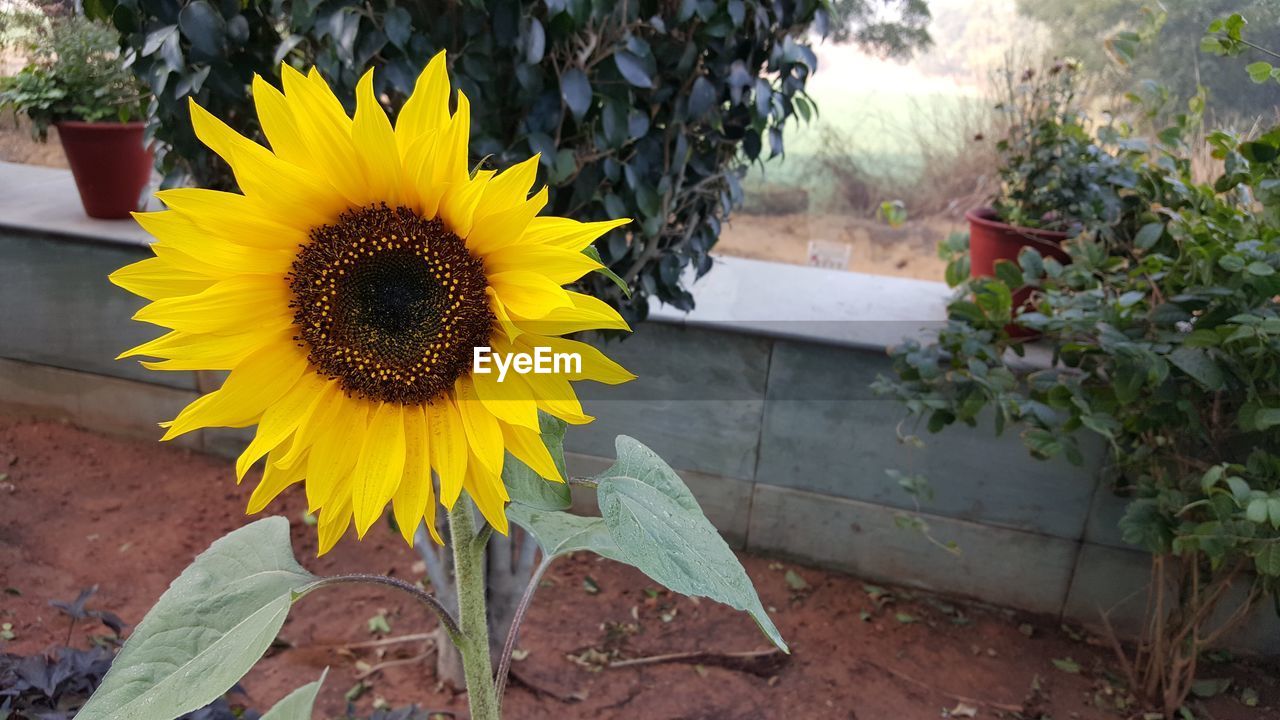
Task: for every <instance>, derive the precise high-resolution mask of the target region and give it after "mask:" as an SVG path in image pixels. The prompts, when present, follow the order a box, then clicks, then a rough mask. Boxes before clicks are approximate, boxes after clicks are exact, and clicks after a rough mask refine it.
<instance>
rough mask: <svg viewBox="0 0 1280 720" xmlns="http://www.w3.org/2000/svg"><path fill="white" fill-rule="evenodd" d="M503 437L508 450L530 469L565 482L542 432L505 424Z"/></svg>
mask: <svg viewBox="0 0 1280 720" xmlns="http://www.w3.org/2000/svg"><path fill="white" fill-rule="evenodd" d="M502 437H503V439H504V440H505V441H506V443H507V452H509V453H511V454H512V455H514V456H515V457H516V458H517V459H519V460H520V462H522V463H524V464H525V465H528V466H529V469H531V470H533V471H534V472H536V473H538V475H540V476H541V477H544V478H546V479H547V480H550V481H552V482H564V477H563V476H561V475H560V468H558V467H556V461H555V459H553V458H552V457H551V451H549V450H547V446H546V445H545V444H544V443H543V442H542V435H541V434H540V433H538V432H536V431H534V430H529V429H528V428H523V427H516V426H513V425H503V426H502Z"/></svg>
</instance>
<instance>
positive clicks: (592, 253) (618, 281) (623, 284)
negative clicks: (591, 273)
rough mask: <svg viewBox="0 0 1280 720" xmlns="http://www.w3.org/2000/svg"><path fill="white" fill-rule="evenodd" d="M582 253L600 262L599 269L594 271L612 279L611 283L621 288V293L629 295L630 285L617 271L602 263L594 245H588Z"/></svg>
mask: <svg viewBox="0 0 1280 720" xmlns="http://www.w3.org/2000/svg"><path fill="white" fill-rule="evenodd" d="M582 254H583V255H586V256H587V257H589V258H591V259H592V260H595V261H596V262H598V263H600V264H601V265H602V266H603V267H601V268H600V269H599V270H596V272H598V273H600V274H601V275H603V276H605V277H607V278H609V279H610V280H612V281H613V284H614V285H617V286H618V288H619V289H620V290H622V294H623V295H626V296H627V297H631V286H630V285H628V284H627V281H626V280H623V279H622V278H621V277H618V274H617V273H615V272H614V271H612V270H610V269H609V266H608V265H605V264H604V260H601V259H600V251H599V250H597V249H596V246H595V245H588V246H587V248H586V249H585V250H583V251H582Z"/></svg>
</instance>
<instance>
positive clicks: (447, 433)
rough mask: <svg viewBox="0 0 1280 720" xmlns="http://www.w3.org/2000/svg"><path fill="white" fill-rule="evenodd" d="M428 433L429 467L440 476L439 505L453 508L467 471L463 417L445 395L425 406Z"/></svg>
mask: <svg viewBox="0 0 1280 720" xmlns="http://www.w3.org/2000/svg"><path fill="white" fill-rule="evenodd" d="M426 411H427V431H428V432H429V433H430V434H431V440H430V446H431V447H430V453H431V467H433V468H435V470H436V474H437V475H439V476H440V502H441V503H442V504H444V506H445V507H447V508H452V507H453V504H454V503H455V502H457V500H458V495H460V494H461V493H462V481H463V476H464V475H465V474H466V471H467V438H466V434H465V433H466V430H464V429H463V427H462V416H461V415H459V414H458V408H457V406H456V405H454V404H453V400H452V399H450V397H449V396H448V395H447V394H445V395H441V396H439V397H437V398H435V399H434V400H432V401H431V404H430V405H428V406H427V407H426Z"/></svg>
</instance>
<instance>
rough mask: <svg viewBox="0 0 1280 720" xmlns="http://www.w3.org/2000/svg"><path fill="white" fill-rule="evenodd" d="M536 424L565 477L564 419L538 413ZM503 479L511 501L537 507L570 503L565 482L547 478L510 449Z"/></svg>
mask: <svg viewBox="0 0 1280 720" xmlns="http://www.w3.org/2000/svg"><path fill="white" fill-rule="evenodd" d="M538 424H539V426H540V429H541V431H542V442H543V444H544V445H546V446H547V450H548V451H549V452H550V453H551V459H552V460H554V461H555V463H556V469H558V470H559V471H560V476H561V477H562V478H564V479H566V480H567V479H568V477H567V471H566V470H565V465H564V428H565V423H564V421H563V420H560V419H558V418H554V417H552V416H550V415H548V414H546V413H538ZM502 481H503V483H504V484H506V486H507V492H508V494H510V495H511V501H512V502H513V503H518V504H520V505H527V506H529V507H531V508H536V509H538V510H564V509H565V508H567V507H569V506H570V505H571V504H572V503H573V500H572V498H571V497H570V495H569V485H568V483H563V482H559V483H558V482H551V481H549V480H547V479H546V478H544V477H542V476H541V475H539V474H538V473H536V472H534V471H533V470H532V469H530V468H529V466H528V465H525V464H524V463H523V462H521V461H520V460H519V459H517V458H516V457H515V456H514V455H511V454H510V453H508V454H507V459H506V461H505V462H504V463H503V465H502Z"/></svg>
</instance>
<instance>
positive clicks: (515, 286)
mask: <svg viewBox="0 0 1280 720" xmlns="http://www.w3.org/2000/svg"><path fill="white" fill-rule="evenodd" d="M489 285H490V287H492V288H493V289H494V291H495V292H497V293H498V298H499V299H501V300H502V304H503V305H505V306H506V307H507V310H508V311H510V312H511V313H512V314H513V315H519V316H520V317H523V318H528V319H530V320H537V319H539V318H544V317H546V316H547V315H548V314H549V313H551V311H553V310H555V309H556V308H562V307H569V306H570V304H571V302H570V300H569V295H568V293H566V292H565V290H564V288H562V287H560V286H559V285H557V284H556V283H554V282H552V281H551V280H548V279H547V278H546V277H545V276H543V275H539V274H538V273H535V272H529V271H528V270H509V271H507V272H500V273H494V274H492V275H490V276H489Z"/></svg>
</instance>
